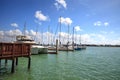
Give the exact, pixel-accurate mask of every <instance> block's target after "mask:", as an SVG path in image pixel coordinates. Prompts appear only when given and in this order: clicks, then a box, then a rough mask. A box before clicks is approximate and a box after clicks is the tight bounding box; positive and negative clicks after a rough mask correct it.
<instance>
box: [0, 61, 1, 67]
mask: <svg viewBox="0 0 120 80" xmlns="http://www.w3.org/2000/svg"><path fill="white" fill-rule="evenodd" d="M0 68H1V59H0Z"/></svg>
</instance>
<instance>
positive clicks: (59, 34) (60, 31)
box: [59, 16, 61, 46]
mask: <svg viewBox="0 0 120 80" xmlns="http://www.w3.org/2000/svg"><path fill="white" fill-rule="evenodd" d="M59 44H60V46H61V16H60V33H59Z"/></svg>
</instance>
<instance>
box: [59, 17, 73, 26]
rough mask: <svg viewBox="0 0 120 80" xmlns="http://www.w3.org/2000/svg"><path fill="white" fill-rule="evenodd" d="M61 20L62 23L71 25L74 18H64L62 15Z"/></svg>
mask: <svg viewBox="0 0 120 80" xmlns="http://www.w3.org/2000/svg"><path fill="white" fill-rule="evenodd" d="M58 21H59V22H61V23H62V24H65V25H71V24H72V20H71V19H70V18H64V17H61V18H59V19H58Z"/></svg>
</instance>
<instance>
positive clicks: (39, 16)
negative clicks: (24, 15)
mask: <svg viewBox="0 0 120 80" xmlns="http://www.w3.org/2000/svg"><path fill="white" fill-rule="evenodd" d="M35 17H36V18H37V19H38V20H40V21H47V20H48V17H47V16H45V15H44V14H43V13H42V12H41V11H36V12H35Z"/></svg>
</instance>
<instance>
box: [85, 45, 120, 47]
mask: <svg viewBox="0 0 120 80" xmlns="http://www.w3.org/2000/svg"><path fill="white" fill-rule="evenodd" d="M83 46H91V47H120V45H96V44H83Z"/></svg>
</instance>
